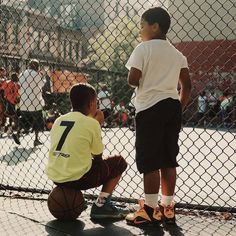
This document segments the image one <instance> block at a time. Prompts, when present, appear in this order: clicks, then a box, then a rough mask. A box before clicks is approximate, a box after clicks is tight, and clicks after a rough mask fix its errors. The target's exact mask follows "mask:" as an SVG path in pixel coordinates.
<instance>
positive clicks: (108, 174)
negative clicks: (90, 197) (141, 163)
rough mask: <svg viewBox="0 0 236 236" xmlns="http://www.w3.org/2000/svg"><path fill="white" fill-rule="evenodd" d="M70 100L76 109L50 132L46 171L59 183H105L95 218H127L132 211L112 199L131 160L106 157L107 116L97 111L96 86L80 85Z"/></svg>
mask: <svg viewBox="0 0 236 236" xmlns="http://www.w3.org/2000/svg"><path fill="white" fill-rule="evenodd" d="M70 100H71V104H72V111H71V112H69V113H67V114H65V115H62V116H60V117H59V118H57V120H56V121H55V122H54V124H53V126H52V129H51V132H50V135H51V147H50V150H49V159H48V165H47V168H46V174H47V176H48V178H49V179H51V180H52V181H53V182H54V183H55V184H56V185H58V186H64V187H69V188H75V189H79V190H86V189H90V188H95V187H98V186H100V185H102V190H101V192H100V194H99V196H98V198H97V200H96V202H95V203H94V204H93V206H92V209H91V213H90V216H91V218H93V219H102V218H116V219H117V218H118V219H119V218H124V217H125V216H126V215H127V214H128V213H129V211H128V210H127V209H125V208H118V207H115V206H114V205H112V203H111V201H110V199H111V194H112V192H113V190H114V188H115V187H116V185H117V184H118V181H119V179H120V177H121V175H122V173H123V172H124V171H125V169H126V167H127V163H126V161H125V160H124V158H123V157H122V156H113V157H109V158H106V159H103V158H102V153H103V149H104V146H103V143H102V138H101V127H100V124H102V122H103V120H104V116H103V113H102V112H101V111H100V110H97V94H96V92H95V89H94V88H93V87H92V86H91V85H89V84H76V85H74V86H73V87H72V88H71V90H70ZM99 123H100V124H99Z"/></svg>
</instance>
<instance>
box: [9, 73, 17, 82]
mask: <svg viewBox="0 0 236 236" xmlns="http://www.w3.org/2000/svg"><path fill="white" fill-rule="evenodd" d="M11 80H12V81H13V82H18V75H17V73H15V72H13V73H12V74H11Z"/></svg>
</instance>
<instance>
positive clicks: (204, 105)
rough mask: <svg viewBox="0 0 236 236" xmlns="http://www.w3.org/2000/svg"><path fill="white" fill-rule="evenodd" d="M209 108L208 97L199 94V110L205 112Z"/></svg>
mask: <svg viewBox="0 0 236 236" xmlns="http://www.w3.org/2000/svg"><path fill="white" fill-rule="evenodd" d="M206 108H207V97H206V96H199V97H198V112H199V113H205V112H206Z"/></svg>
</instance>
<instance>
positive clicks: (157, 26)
mask: <svg viewBox="0 0 236 236" xmlns="http://www.w3.org/2000/svg"><path fill="white" fill-rule="evenodd" d="M152 28H153V31H154V32H159V31H160V26H159V24H158V23H154V24H153V25H152Z"/></svg>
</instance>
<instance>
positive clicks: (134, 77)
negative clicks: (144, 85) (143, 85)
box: [128, 67, 142, 87]
mask: <svg viewBox="0 0 236 236" xmlns="http://www.w3.org/2000/svg"><path fill="white" fill-rule="evenodd" d="M141 77H142V71H140V70H138V69H136V68H134V67H131V68H130V71H129V74H128V83H129V85H131V86H134V87H138V86H139V80H140V79H141Z"/></svg>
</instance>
